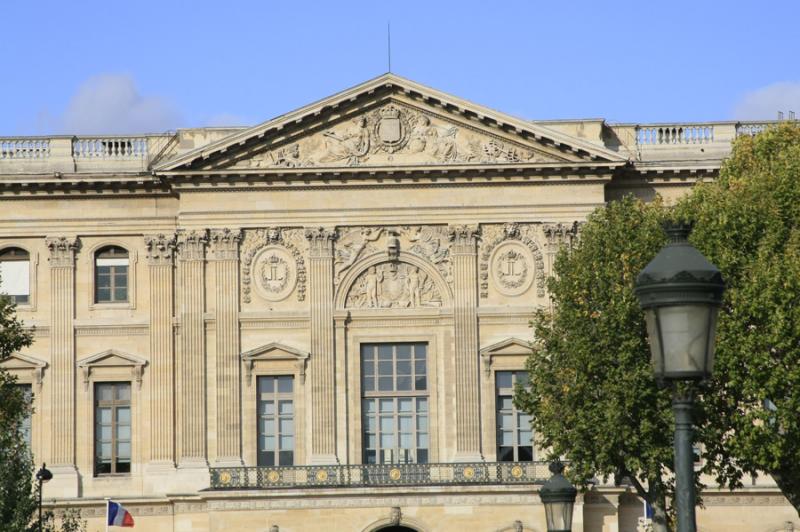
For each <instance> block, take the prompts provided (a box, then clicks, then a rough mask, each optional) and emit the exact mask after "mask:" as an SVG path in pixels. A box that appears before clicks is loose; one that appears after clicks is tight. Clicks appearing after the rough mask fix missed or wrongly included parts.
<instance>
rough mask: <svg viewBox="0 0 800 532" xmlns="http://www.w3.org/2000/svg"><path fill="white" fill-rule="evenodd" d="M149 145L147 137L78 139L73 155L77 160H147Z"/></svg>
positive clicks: (73, 147) (74, 144) (74, 140)
mask: <svg viewBox="0 0 800 532" xmlns="http://www.w3.org/2000/svg"><path fill="white" fill-rule="evenodd" d="M147 144H148V143H147V137H97V138H81V137H76V138H74V139H73V140H72V155H73V157H75V158H76V159H97V158H100V159H145V158H147V155H148V149H147V148H148V145H147Z"/></svg>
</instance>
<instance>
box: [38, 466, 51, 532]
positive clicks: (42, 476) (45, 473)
mask: <svg viewBox="0 0 800 532" xmlns="http://www.w3.org/2000/svg"><path fill="white" fill-rule="evenodd" d="M52 478H53V473H51V472H50V470H49V469H47V468H46V467H45V463H44V462H42V468H41V469H40V470H39V471H37V472H36V480H37V481H39V532H42V484H44V483H45V482H49V481H50V480H51V479H52Z"/></svg>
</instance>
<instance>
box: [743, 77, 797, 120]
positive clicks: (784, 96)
mask: <svg viewBox="0 0 800 532" xmlns="http://www.w3.org/2000/svg"><path fill="white" fill-rule="evenodd" d="M778 111H783V113H784V118H788V117H789V113H788V112H789V111H794V112H795V113H796V114H797V115H800V81H783V82H780V83H773V84H772V85H767V86H766V87H762V88H760V89H757V90H754V91H751V92H748V93H747V94H745V95H744V96H743V97H742V99H741V100H739V102H738V103H737V104H736V106H735V107H734V110H733V117H734V118H735V119H736V120H775V119H777V118H778Z"/></svg>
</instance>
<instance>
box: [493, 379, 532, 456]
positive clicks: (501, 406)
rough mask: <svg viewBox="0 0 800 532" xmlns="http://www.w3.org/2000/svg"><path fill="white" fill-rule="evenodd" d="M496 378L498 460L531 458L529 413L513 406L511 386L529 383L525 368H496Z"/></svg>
mask: <svg viewBox="0 0 800 532" xmlns="http://www.w3.org/2000/svg"><path fill="white" fill-rule="evenodd" d="M495 379H496V386H495V390H496V398H495V399H496V403H495V405H496V419H497V461H498V462H530V461H532V460H533V431H532V429H531V416H530V415H528V414H526V413H524V412H520V411H519V410H517V409H516V407H515V406H514V387H515V385H516V384H517V383H519V384H521V385H522V386H525V385H526V384H527V383H528V372H526V371H498V372H497V373H495Z"/></svg>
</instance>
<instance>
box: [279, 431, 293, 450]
mask: <svg viewBox="0 0 800 532" xmlns="http://www.w3.org/2000/svg"><path fill="white" fill-rule="evenodd" d="M281 449H284V450H292V449H294V436H283V435H281Z"/></svg>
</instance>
